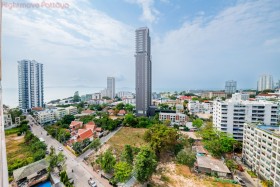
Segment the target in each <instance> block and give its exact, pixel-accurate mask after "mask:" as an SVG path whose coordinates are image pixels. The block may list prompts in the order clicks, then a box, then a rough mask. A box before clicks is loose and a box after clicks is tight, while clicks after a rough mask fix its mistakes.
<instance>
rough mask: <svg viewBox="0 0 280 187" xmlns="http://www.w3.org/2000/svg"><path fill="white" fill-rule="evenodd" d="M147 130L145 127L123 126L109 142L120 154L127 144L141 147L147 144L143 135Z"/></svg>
mask: <svg viewBox="0 0 280 187" xmlns="http://www.w3.org/2000/svg"><path fill="white" fill-rule="evenodd" d="M146 130H147V129H144V128H130V127H123V128H122V129H121V130H120V131H119V132H117V133H116V134H115V135H114V136H113V137H112V138H111V139H110V140H109V141H108V142H107V144H108V145H110V146H111V147H112V148H113V149H114V150H115V151H116V154H120V153H121V151H122V150H123V148H124V146H125V145H126V144H128V145H131V146H133V147H139V148H140V147H141V146H143V145H147V143H146V142H145V141H144V140H143V135H144V133H145V131H146Z"/></svg>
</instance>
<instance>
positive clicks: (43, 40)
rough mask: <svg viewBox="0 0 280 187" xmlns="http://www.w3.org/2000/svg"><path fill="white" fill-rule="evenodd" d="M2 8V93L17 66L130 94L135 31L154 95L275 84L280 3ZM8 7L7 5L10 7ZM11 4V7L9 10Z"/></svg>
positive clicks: (130, 0) (160, 0)
mask: <svg viewBox="0 0 280 187" xmlns="http://www.w3.org/2000/svg"><path fill="white" fill-rule="evenodd" d="M4 2H5V3H7V4H6V5H4V6H3V33H2V35H3V41H2V44H3V63H4V64H3V83H2V84H3V87H4V89H5V88H17V61H18V60H21V59H31V60H32V59H34V60H37V61H38V62H40V63H43V64H44V68H45V75H44V76H45V86H46V87H63V86H65V87H67V86H69V87H73V86H74V87H75V86H77V87H81V86H89V87H105V86H106V76H115V77H116V78H117V82H116V84H117V85H116V87H117V88H119V89H121V88H125V87H127V88H134V82H135V78H134V74H135V62H134V46H135V36H134V32H135V29H136V28H138V27H142V26H148V27H149V28H150V32H151V38H152V63H153V75H152V77H153V88H154V89H155V90H160V89H164V90H167V89H170V90H174V89H176V90H186V89H200V88H205V89H209V88H215V89H223V87H224V82H225V81H226V80H231V79H233V80H236V81H237V82H238V88H256V82H257V79H258V77H259V76H260V75H261V74H264V73H266V74H272V75H273V76H274V79H275V80H276V79H277V80H278V79H280V3H279V1H278V0H260V1H256V0H252V1H247V0H227V1H222V0H211V1H205V0H79V1H75V0H52V1H44V2H50V3H57V2H60V3H62V4H61V5H63V6H64V8H55V7H50V6H51V5H50V4H49V5H48V4H43V3H42V1H39V0H32V1H25V2H26V3H29V4H39V5H40V6H39V7H37V8H16V7H15V6H14V5H13V6H12V5H11V3H13V2H14V3H16V2H24V1H16V0H14V1H4ZM9 3H10V4H9ZM8 5H9V6H8Z"/></svg>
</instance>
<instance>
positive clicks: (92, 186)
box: [88, 178, 97, 187]
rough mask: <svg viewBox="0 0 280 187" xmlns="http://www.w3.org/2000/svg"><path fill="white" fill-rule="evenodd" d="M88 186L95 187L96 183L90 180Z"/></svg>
mask: <svg viewBox="0 0 280 187" xmlns="http://www.w3.org/2000/svg"><path fill="white" fill-rule="evenodd" d="M88 184H89V186H91V187H97V184H96V182H95V181H94V180H92V179H91V178H90V179H89V180H88Z"/></svg>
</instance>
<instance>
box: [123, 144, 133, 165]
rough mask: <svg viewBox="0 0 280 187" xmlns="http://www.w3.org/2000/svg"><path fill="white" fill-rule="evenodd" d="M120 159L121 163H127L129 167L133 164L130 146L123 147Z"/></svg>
mask: <svg viewBox="0 0 280 187" xmlns="http://www.w3.org/2000/svg"><path fill="white" fill-rule="evenodd" d="M121 158H122V160H123V161H125V162H127V163H129V164H130V165H132V164H133V150H132V147H131V146H130V145H125V146H124V150H123V152H122V155H121Z"/></svg>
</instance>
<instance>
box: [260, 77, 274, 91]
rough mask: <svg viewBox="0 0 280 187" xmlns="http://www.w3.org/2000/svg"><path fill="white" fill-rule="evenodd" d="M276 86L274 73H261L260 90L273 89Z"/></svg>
mask: <svg viewBox="0 0 280 187" xmlns="http://www.w3.org/2000/svg"><path fill="white" fill-rule="evenodd" d="M273 87H274V84H273V77H272V75H261V76H260V78H259V81H258V91H263V90H272V89H273Z"/></svg>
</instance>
